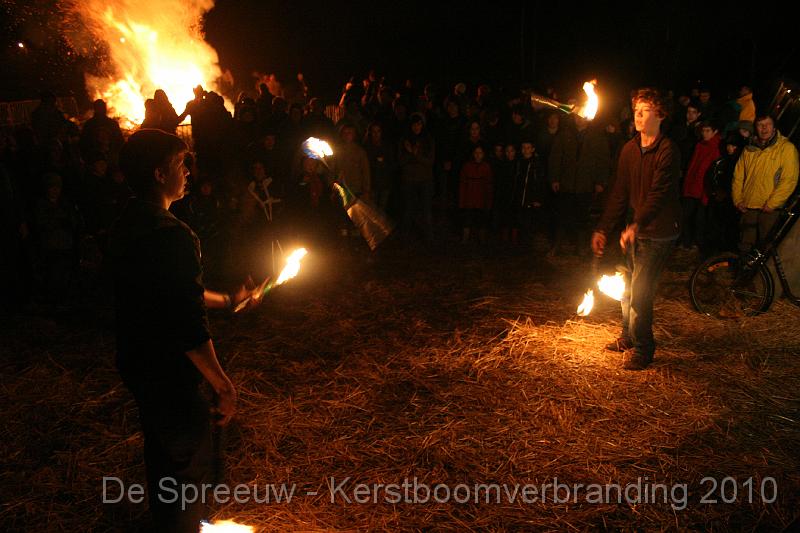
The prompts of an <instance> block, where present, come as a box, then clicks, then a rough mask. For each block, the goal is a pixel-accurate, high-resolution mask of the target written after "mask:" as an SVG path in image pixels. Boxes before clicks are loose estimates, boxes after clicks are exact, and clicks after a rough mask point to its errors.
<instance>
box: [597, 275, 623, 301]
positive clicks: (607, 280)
mask: <svg viewBox="0 0 800 533" xmlns="http://www.w3.org/2000/svg"><path fill="white" fill-rule="evenodd" d="M597 287H598V288H599V289H600V292H602V293H603V294H605V295H606V296H608V297H610V298H613V299H615V300H617V301H620V300H622V295H623V294H624V293H625V278H624V277H623V276H622V273H620V272H617V273H616V274H614V275H613V276H605V275H604V276H603V277H602V278H600V281H598V282H597Z"/></svg>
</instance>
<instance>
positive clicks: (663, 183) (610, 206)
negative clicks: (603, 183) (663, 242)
mask: <svg viewBox="0 0 800 533" xmlns="http://www.w3.org/2000/svg"><path fill="white" fill-rule="evenodd" d="M680 164H681V163H680V152H679V150H678V147H677V146H676V145H675V142H674V141H672V140H671V139H669V138H667V137H665V136H664V135H659V136H658V138H657V139H656V140H655V142H654V143H653V144H651V145H650V146H648V147H647V148H645V149H644V150H643V149H642V148H641V136H640V135H636V137H634V138H633V139H631V140H630V141H628V142H627V143H625V146H623V147H622V152H621V153H620V156H619V163H618V165H617V178H616V180H615V182H614V189H613V190H612V191H611V194H610V195H609V197H608V201H607V203H606V208H605V211H604V212H603V216H602V217H601V218H600V223H599V224H598V226H597V231H600V232H603V233H609V232H611V231H612V230H613V228H614V226H615V225H616V224H617V222H619V220H620V219H621V218H622V217H623V216H624V215H625V212H626V211H627V209H628V207H630V208H631V209H633V221H634V222H636V223H637V224H638V225H639V237H641V238H645V239H666V238H670V237H677V236H678V234H680V222H679V221H680V217H681V208H680V200H679V196H678V183H679V180H680V172H681V171H680Z"/></svg>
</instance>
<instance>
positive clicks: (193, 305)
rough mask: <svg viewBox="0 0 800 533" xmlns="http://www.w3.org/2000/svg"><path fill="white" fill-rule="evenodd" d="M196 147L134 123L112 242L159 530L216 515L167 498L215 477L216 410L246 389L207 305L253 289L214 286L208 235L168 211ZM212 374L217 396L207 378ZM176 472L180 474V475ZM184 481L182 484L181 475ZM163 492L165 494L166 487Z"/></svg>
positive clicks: (227, 302) (120, 360)
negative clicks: (222, 352) (205, 264)
mask: <svg viewBox="0 0 800 533" xmlns="http://www.w3.org/2000/svg"><path fill="white" fill-rule="evenodd" d="M186 152H187V147H186V145H185V144H184V142H183V141H181V140H180V139H179V138H178V137H176V136H174V135H171V134H168V133H164V132H163V131H159V130H148V129H144V130H140V131H138V132H136V133H134V134H133V135H132V136H131V137H130V139H129V140H128V141H127V143H126V144H125V145H124V146H123V148H122V150H121V153H120V168H121V170H122V172H123V174H124V175H125V178H126V179H127V181H128V183H129V185H130V187H131V189H132V190H133V192H134V194H135V197H134V198H131V199H130V201H129V202H128V205H127V206H126V208H125V209H124V211H123V212H122V214H121V216H120V218H119V220H117V222H116V224H115V227H114V230H113V231H112V239H111V245H110V251H111V259H112V265H113V266H112V268H113V274H114V285H115V290H116V301H115V306H116V318H117V368H118V370H119V372H120V375H121V377H122V380H123V382H124V383H125V385H126V386H127V387H128V389H129V390H130V391H131V393H132V394H133V396H134V398H135V399H136V404H137V406H138V408H139V418H140V420H141V425H142V430H143V432H144V456H145V466H146V469H147V490H148V500H149V502H150V512H151V514H152V516H153V521H154V526H155V527H154V530H156V531H164V532H167V531H169V532H172V533H174V532H182V531H192V532H196V531H197V530H198V525H199V523H200V520H201V519H203V518H206V515H205V513H206V509H205V506H204V505H203V504H202V503H200V502H198V503H195V504H190V505H187V506H185V508H184V509H182V508H181V504H182V502H181V501H180V500H179V499H178V501H175V502H174V503H167V502H166V501H164V500H170V499H171V497H172V493H170V492H167V494H166V495H164V494H160V493H159V488H160V487H159V483H160V482H161V481H162V480H164V479H167V480H168V483H169V485H165V486H167V487H173V488H174V487H176V486H177V485H180V484H194V485H195V486H196V487H198V488H199V486H200V484H201V483H203V482H206V483H207V482H210V481H211V480H210V474H211V470H212V445H211V413H214V414H215V415H216V416H217V423H218V424H220V425H224V424H227V423H228V422H229V421H230V420H231V417H232V416H233V414H234V412H235V409H236V390H235V389H234V386H233V384H232V383H231V380H230V379H229V378H228V376H227V375H226V374H225V372H224V371H223V370H222V367H221V366H220V364H219V361H218V360H217V356H216V353H215V352H214V344H213V343H212V341H211V335H210V333H209V328H208V319H207V317H206V306H208V307H220V308H221V307H230V306H231V305H235V301H236V300H240V299H242V298H244V297H245V296H246V294H242V293H243V291H240V293H239V294H237V296H236V297H235V298H234V302H232V301H231V300H232V298H231V297H230V296H229V295H227V294H221V293H215V292H211V291H206V290H204V288H203V284H202V273H201V267H200V243H199V241H198V239H197V237H196V236H195V234H194V233H193V232H192V230H191V229H189V227H188V226H187V225H186V224H184V223H183V222H181V221H180V220H178V219H177V218H175V216H173V215H172V213H170V212H169V211H168V209H169V206H170V204H171V203H172V202H174V201H176V200H178V199H180V198H182V197H183V196H184V192H185V187H186V176H187V174H188V173H189V171H188V170H187V169H186V166H185V165H184V156H185V155H186ZM203 381H207V382H208V383H209V384H210V385H211V388H212V389H213V393H214V404H215V405H214V406H213V407H211V406H210V405H209V403H208V401H207V400H206V398H205V396H204V394H203V392H202V388H201V385H202V383H203ZM173 480H174V481H173ZM176 483H177V485H176ZM159 496H160V497H159Z"/></svg>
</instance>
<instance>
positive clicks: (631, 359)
mask: <svg viewBox="0 0 800 533" xmlns="http://www.w3.org/2000/svg"><path fill="white" fill-rule="evenodd" d="M652 362H653V357H652V356H651V357H647V356H644V355H642V354H640V353H636V352H634V351H631V352H629V354H627V355H626V357H625V362H624V363H622V368H624V369H625V370H644V369H645V368H647V367H648V366H650V363H652Z"/></svg>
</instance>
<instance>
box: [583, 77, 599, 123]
mask: <svg viewBox="0 0 800 533" xmlns="http://www.w3.org/2000/svg"><path fill="white" fill-rule="evenodd" d="M595 85H597V80H592V81H587V82H586V83H584V84H583V91H584V92H585V93H586V98H587V100H586V104H584V106H583V108H581V110H580V111H579V112H578V114H579V115H580V116H582V117H583V118H585V119H588V120H592V119H594V116H595V115H596V114H597V109H598V108H599V107H600V99H599V98H598V97H597V93H595V92H594V86H595Z"/></svg>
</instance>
